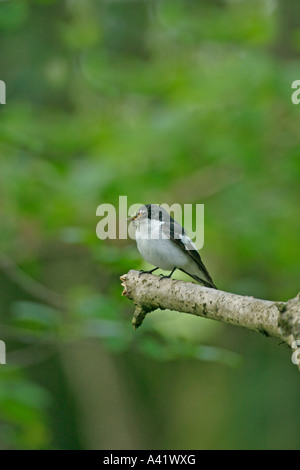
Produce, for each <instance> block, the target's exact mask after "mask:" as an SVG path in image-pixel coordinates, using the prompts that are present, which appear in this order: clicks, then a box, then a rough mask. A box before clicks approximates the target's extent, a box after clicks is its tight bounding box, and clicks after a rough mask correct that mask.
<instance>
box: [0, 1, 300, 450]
mask: <svg viewBox="0 0 300 470" xmlns="http://www.w3.org/2000/svg"><path fill="white" fill-rule="evenodd" d="M299 53H300V4H299V3H297V2H295V1H292V0H280V1H276V0H259V1H257V0H254V1H251V2H249V1H248V0H247V1H229V0H228V1H226V0H219V1H211V0H201V1H200V0H198V1H196V0H157V1H154V0H148V1H142V0H136V1H133V0H126V1H125V0H123V1H121V0H111V1H109V0H107V1H96V0H84V1H79V0H77V1H76V0H73V1H72V0H69V1H52V0H44V1H42V0H39V1H37V0H36V1H33V0H30V1H29V0H23V1H19V0H14V1H1V2H0V62H1V69H0V79H1V80H4V81H5V83H6V87H7V97H6V98H7V104H6V105H1V106H0V221H1V230H0V247H1V253H2V254H1V257H0V292H1V295H0V321H1V327H0V338H1V339H2V340H3V341H5V343H6V346H7V364H6V365H1V366H0V446H1V448H2V449H16V448H17V449H186V450H188V449H280V448H282V449H299V446H300V402H299V397H300V393H299V384H300V382H299V371H298V370H297V367H296V366H295V365H294V364H293V363H292V362H291V351H290V350H289V349H287V348H286V347H285V346H283V345H279V344H278V341H276V340H274V339H270V338H265V337H264V336H262V335H259V334H257V333H254V332H250V331H246V330H243V329H241V328H236V327H232V326H228V325H222V324H218V323H216V322H212V321H208V320H205V319H199V318H196V317H195V318H194V317H192V316H188V315H184V314H179V313H172V312H154V313H151V314H150V315H149V316H148V317H147V318H146V321H145V322H144V324H143V326H142V327H141V329H140V330H138V331H136V332H134V331H133V330H132V327H131V324H130V322H131V315H132V312H133V304H132V303H131V302H130V301H129V300H128V299H126V298H122V297H121V287H120V280H119V276H120V275H122V274H123V273H125V272H127V271H128V270H129V269H131V268H135V269H142V268H144V269H145V268H146V267H147V265H146V264H145V263H144V262H143V260H142V259H141V257H140V256H139V254H138V252H137V249H136V246H135V243H134V242H133V241H132V240H105V241H101V240H99V239H98V238H97V237H96V231H95V230H96V225H97V223H98V221H99V218H97V217H96V208H97V206H98V205H100V204H102V203H110V204H114V205H116V207H117V208H118V197H119V195H126V196H128V205H131V204H133V203H138V202H140V203H149V202H151V203H163V202H165V203H168V204H172V203H175V202H176V203H180V204H184V203H193V204H196V203H204V204H205V245H204V248H203V249H202V250H201V255H202V256H203V259H204V261H205V264H206V265H207V267H208V269H209V271H210V273H211V274H212V276H213V279H214V281H215V283H216V284H217V285H218V287H219V288H220V289H222V290H226V291H229V292H234V293H237V294H242V295H252V296H255V297H259V298H263V299H270V300H282V301H285V300H288V299H289V298H291V297H294V296H295V295H296V294H297V292H298V291H299V274H300V266H299V254H300V253H299V251H300V248H299V228H300V222H299V220H300V219H299V171H300V160H299V155H300V145H299V125H300V117H299V116H300V106H299V107H297V106H296V105H293V104H292V102H291V94H292V89H291V84H292V82H293V81H294V80H297V79H298V80H299V79H300V70H299V65H300V64H299ZM62 304H63V305H62ZM65 306H66V308H65Z"/></svg>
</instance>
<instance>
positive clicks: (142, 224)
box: [128, 204, 217, 289]
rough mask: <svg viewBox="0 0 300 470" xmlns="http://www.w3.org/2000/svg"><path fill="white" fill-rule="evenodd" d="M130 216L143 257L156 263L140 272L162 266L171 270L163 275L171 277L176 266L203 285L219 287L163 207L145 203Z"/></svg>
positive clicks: (195, 249)
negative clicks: (151, 267) (166, 274)
mask: <svg viewBox="0 0 300 470" xmlns="http://www.w3.org/2000/svg"><path fill="white" fill-rule="evenodd" d="M128 220H130V221H132V223H133V225H134V227H135V238H136V243H137V247H138V250H139V252H140V253H141V255H142V257H143V258H144V259H145V260H146V261H147V262H148V263H150V264H153V265H154V266H156V267H155V268H154V269H152V270H150V271H141V272H140V273H141V274H142V273H153V272H154V271H156V270H157V269H159V268H160V269H163V270H164V271H171V273H170V274H169V275H168V276H163V277H162V278H166V277H168V278H170V277H171V276H172V274H173V273H174V271H175V269H179V270H180V271H182V272H184V273H186V274H188V275H189V276H191V277H192V278H193V279H195V280H196V281H197V282H200V283H201V284H203V285H204V286H206V287H211V288H213V289H217V287H216V286H215V284H214V283H213V280H212V278H211V276H210V275H209V273H208V271H207V269H206V267H205V266H204V264H203V262H202V260H201V257H200V255H199V252H198V250H197V248H196V246H195V245H194V243H193V242H192V240H191V239H190V237H189V236H188V235H187V233H186V232H185V230H184V228H183V227H182V226H181V225H180V224H179V223H178V222H176V221H175V220H174V219H173V218H172V217H171V216H170V214H168V212H167V211H165V210H164V209H163V208H162V207H160V206H157V205H155V204H146V205H145V206H142V207H140V209H139V210H138V211H137V213H136V214H135V215H134V216H133V217H128Z"/></svg>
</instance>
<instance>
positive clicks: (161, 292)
mask: <svg viewBox="0 0 300 470" xmlns="http://www.w3.org/2000/svg"><path fill="white" fill-rule="evenodd" d="M121 280H122V286H123V287H124V291H123V293H122V295H125V296H126V297H128V298H129V299H131V300H133V302H134V304H135V312H134V315H133V319H132V324H133V326H134V328H138V327H139V326H140V325H141V324H142V322H143V320H144V318H145V316H146V314H147V313H149V312H151V311H153V310H156V309H157V308H160V309H162V310H164V309H169V310H176V311H178V312H183V313H190V314H192V315H197V316H200V317H205V318H211V319H213V320H218V321H221V322H224V323H230V324H231V325H237V326H242V327H244V328H248V329H250V330H255V331H258V332H260V333H263V334H265V335H266V336H273V337H275V338H279V339H281V340H282V341H284V342H285V343H287V344H288V345H289V346H290V347H292V349H294V350H297V345H296V344H294V343H295V340H300V293H299V294H298V295H297V296H296V297H295V298H294V299H291V300H289V301H287V302H273V301H270V300H260V299H255V298H253V297H246V296H242V295H236V294H231V293H229V292H223V291H220V290H215V289H208V288H207V287H203V286H201V285H200V284H194V283H191V282H183V281H177V280H174V279H161V278H159V277H158V276H153V275H151V274H142V275H141V276H139V271H134V270H131V271H129V272H128V273H127V274H124V275H123V276H121Z"/></svg>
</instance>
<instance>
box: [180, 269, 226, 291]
mask: <svg viewBox="0 0 300 470" xmlns="http://www.w3.org/2000/svg"><path fill="white" fill-rule="evenodd" d="M179 269H180V268H179ZM180 271H182V272H183V273H185V274H187V275H188V276H190V277H192V278H193V279H195V281H197V282H199V283H200V284H203V285H204V286H205V287H210V288H211V289H217V290H218V288H217V286H215V284H214V283H213V281H212V280H211V282H210V281H205V280H204V279H201V278H200V277H198V276H196V274H190V273H188V272H186V271H184V269H180Z"/></svg>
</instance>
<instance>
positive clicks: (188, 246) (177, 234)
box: [162, 216, 215, 287]
mask: <svg viewBox="0 0 300 470" xmlns="http://www.w3.org/2000/svg"><path fill="white" fill-rule="evenodd" d="M162 231H163V233H164V234H165V235H166V236H167V237H168V238H170V240H172V241H173V242H174V243H175V244H176V245H177V246H178V247H179V248H180V249H181V250H183V251H185V252H186V253H187V255H189V256H190V257H191V258H192V260H193V261H194V262H195V263H196V264H197V266H198V267H199V269H200V271H201V272H202V273H203V274H204V276H205V278H206V279H207V280H208V281H209V283H210V284H211V285H212V286H213V287H215V285H214V283H213V280H212V278H211V276H210V274H209V272H208V271H207V269H206V267H205V266H204V264H203V261H202V259H201V256H200V254H199V252H198V250H197V248H196V246H195V245H194V243H193V242H192V240H191V239H190V237H189V236H188V235H187V233H186V232H185V230H184V228H183V227H182V226H181V225H180V224H179V223H178V222H176V220H174V219H173V217H171V216H170V228H169V227H168V224H166V223H164V224H162Z"/></svg>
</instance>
